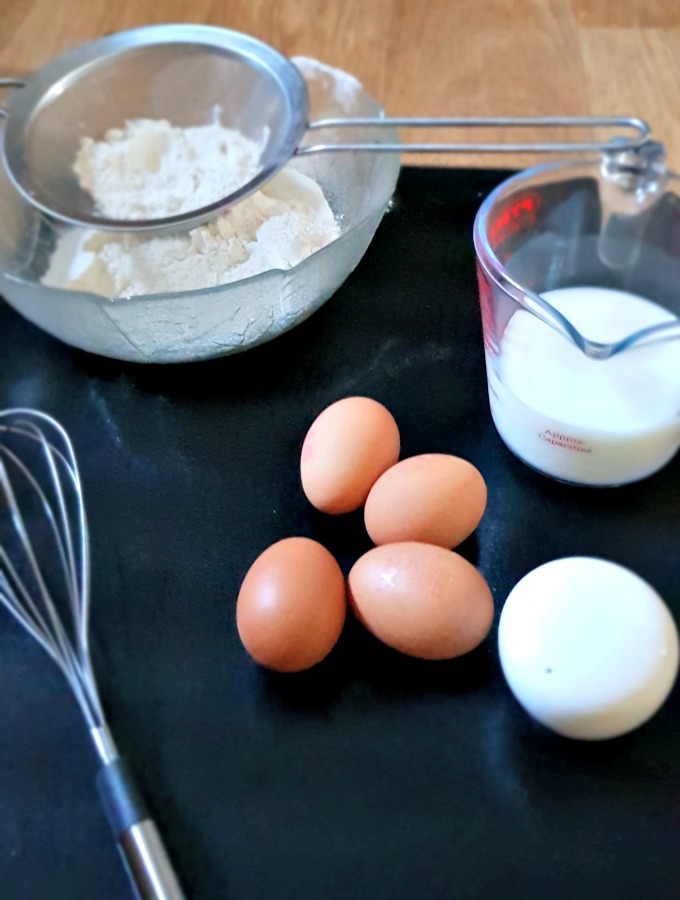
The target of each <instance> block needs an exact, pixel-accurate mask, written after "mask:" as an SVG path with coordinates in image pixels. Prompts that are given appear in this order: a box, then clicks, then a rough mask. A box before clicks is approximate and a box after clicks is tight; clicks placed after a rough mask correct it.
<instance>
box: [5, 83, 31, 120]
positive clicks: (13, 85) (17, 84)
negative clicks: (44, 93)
mask: <svg viewBox="0 0 680 900" xmlns="http://www.w3.org/2000/svg"><path fill="white" fill-rule="evenodd" d="M23 87H26V82H25V81H22V80H21V78H0V91H2V90H6V89H9V88H23ZM7 115H8V113H7V110H6V109H5V108H4V106H0V119H6V118H7Z"/></svg>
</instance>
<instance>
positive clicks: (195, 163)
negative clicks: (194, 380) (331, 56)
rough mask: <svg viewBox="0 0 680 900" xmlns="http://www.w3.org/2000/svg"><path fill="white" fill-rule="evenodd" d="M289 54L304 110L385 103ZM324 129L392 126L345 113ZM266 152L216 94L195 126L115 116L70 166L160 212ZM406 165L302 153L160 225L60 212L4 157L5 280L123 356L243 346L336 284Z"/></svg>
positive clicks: (149, 357)
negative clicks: (47, 206) (343, 122)
mask: <svg viewBox="0 0 680 900" xmlns="http://www.w3.org/2000/svg"><path fill="white" fill-rule="evenodd" d="M293 62H294V63H295V65H296V66H297V67H298V68H299V70H300V71H301V73H302V75H303V77H304V79H305V81H306V83H307V88H308V92H309V110H310V118H312V119H316V118H333V117H336V118H342V117H347V116H359V117H361V116H366V117H368V116H376V115H381V114H382V109H381V107H380V104H379V103H378V102H377V101H376V100H375V99H374V98H372V97H371V96H370V95H369V94H368V93H367V92H366V91H365V90H364V88H363V87H362V86H361V84H360V83H359V82H358V81H356V79H354V78H353V77H352V76H351V75H348V74H346V73H344V72H341V71H339V70H337V69H333V68H331V67H329V66H326V65H324V64H322V63H320V62H318V61H316V60H312V59H308V58H303V57H298V58H295V59H294V60H293ZM324 140H328V142H329V143H330V142H332V141H337V142H340V141H346V142H351V141H356V140H361V141H364V142H365V141H376V142H377V141H385V142H390V143H392V142H395V141H396V140H397V136H396V134H395V133H394V131H392V130H391V129H374V130H373V132H372V133H370V132H367V129H363V130H362V131H361V132H358V131H356V133H352V129H348V128H344V129H342V131H340V130H338V131H337V132H336V133H333V131H332V130H331V129H329V130H328V132H324ZM259 152H260V148H259V146H258V145H257V143H256V141H254V140H252V139H250V138H246V137H245V136H244V135H242V134H240V133H239V132H238V131H235V130H233V129H230V128H228V127H226V126H225V125H224V124H223V123H222V122H221V120H220V114H219V110H218V109H216V110H214V111H213V114H212V116H211V119H210V121H207V122H205V123H204V124H201V125H196V126H192V127H184V128H183V127H178V126H176V125H174V124H173V123H172V122H170V121H168V120H167V119H139V120H134V121H129V122H125V123H121V125H120V127H119V128H116V129H111V130H109V131H108V132H106V134H104V135H103V136H99V137H98V138H97V139H96V140H95V139H90V140H85V141H83V142H82V143H81V146H80V150H79V153H78V156H77V158H76V160H75V161H74V171H75V173H76V175H77V177H78V180H79V181H80V184H81V185H82V186H83V187H84V188H85V189H86V190H88V191H89V192H90V193H91V194H92V196H93V197H94V198H95V200H96V202H97V205H98V207H99V208H100V210H102V212H104V214H106V215H109V216H111V217H113V218H115V217H120V218H158V217H162V216H167V215H172V214H173V213H178V212H182V211H184V210H185V209H190V208H195V207H196V205H197V203H196V200H197V197H198V198H199V199H200V195H201V192H205V193H206V196H215V194H220V192H221V195H222V196H223V195H225V194H227V193H229V192H230V190H232V189H233V186H234V185H236V184H237V183H243V182H244V180H247V178H248V175H249V172H250V171H251V170H252V169H253V167H254V166H256V164H257V159H258V157H259ZM398 173H399V158H398V156H397V155H396V154H377V153H360V152H359V153H338V154H321V155H317V156H314V155H312V156H308V157H302V158H294V159H293V160H291V161H290V162H289V163H288V164H287V165H286V166H285V167H284V168H283V169H282V170H281V171H280V172H279V173H278V174H277V175H276V176H275V177H274V178H273V179H272V180H271V181H269V182H268V183H266V184H265V185H264V186H263V187H262V188H261V189H260V190H258V191H257V192H255V193H254V194H252V195H251V196H249V197H247V198H246V199H245V200H242V201H241V202H240V203H238V204H237V205H236V206H234V207H232V208H231V209H229V210H227V211H226V212H225V213H223V214H222V215H221V216H219V217H218V218H217V219H215V220H213V221H211V222H208V223H206V224H204V225H201V226H200V227H198V228H195V229H192V230H190V231H185V232H181V233H176V234H170V235H163V236H153V235H143V234H140V233H136V234H132V233H131V234H118V233H112V232H101V231H93V230H86V229H82V228H73V227H70V226H63V225H57V224H56V223H54V222H52V221H49V220H48V219H47V218H46V217H45V216H43V215H42V214H40V213H37V212H36V211H35V210H34V209H33V208H32V207H30V206H29V205H28V204H26V203H25V202H24V201H23V200H22V199H21V198H20V197H19V195H18V194H17V192H16V191H15V190H14V189H13V188H12V186H11V185H10V183H9V181H8V179H7V176H6V174H5V173H4V172H0V293H1V294H2V295H3V296H4V297H5V299H6V300H7V302H8V303H9V304H10V305H11V306H13V307H14V308H15V309H16V310H17V311H18V312H19V313H21V314H22V315H24V316H25V317H26V318H27V319H29V320H30V321H32V322H34V323H35V324H36V325H38V326H40V327H41V328H43V329H44V330H45V331H47V332H49V333H50V334H52V335H54V336H55V337H57V338H59V339H61V340H62V341H65V342H66V343H68V344H71V345H72V346H75V347H79V348H80V349H83V350H87V351H90V352H93V353H97V354H100V355H103V356H108V357H112V358H115V359H122V360H131V361H136V362H150V363H151V362H155V363H168V362H187V361H191V360H199V359H210V358H214V357H218V356H225V355H228V354H231V353H236V352H240V351H243V350H246V349H248V348H250V347H253V346H256V345H258V344H261V343H264V342H265V341H268V340H271V339H273V338H275V337H277V336H278V335H280V334H282V333H283V332H285V331H288V330H289V329H290V328H293V327H294V326H295V325H297V324H298V323H300V322H302V321H303V320H304V319H306V318H307V317H308V316H310V315H311V314H312V313H313V312H314V311H315V310H317V309H318V308H319V307H320V306H321V305H322V304H323V303H325V302H326V300H328V299H329V297H331V296H332V294H333V293H335V291H336V290H337V289H338V288H339V287H340V285H341V284H342V283H343V282H344V281H345V279H346V278H347V277H348V275H349V274H350V273H351V272H352V271H353V269H354V268H355V267H356V265H357V264H358V263H359V261H360V259H361V257H362V256H363V254H364V253H365V251H366V249H367V247H368V245H369V243H370V241H371V239H372V237H373V234H374V233H375V230H376V228H377V227H378V225H379V223H380V220H381V218H382V216H383V215H384V213H385V210H386V209H387V206H388V204H389V201H390V199H391V197H392V194H393V192H394V188H395V185H396V180H397V176H398ZM232 181H233V184H232ZM198 205H200V204H198Z"/></svg>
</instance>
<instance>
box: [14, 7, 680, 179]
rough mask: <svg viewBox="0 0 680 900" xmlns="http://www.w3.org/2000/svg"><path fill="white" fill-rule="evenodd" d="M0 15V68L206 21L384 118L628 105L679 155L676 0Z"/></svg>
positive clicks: (595, 110)
mask: <svg viewBox="0 0 680 900" xmlns="http://www.w3.org/2000/svg"><path fill="white" fill-rule="evenodd" d="M0 16H1V21H0V74H8V75H15V74H23V73H27V72H30V71H31V70H32V69H35V68H37V67H39V66H41V65H42V64H44V63H45V62H47V61H48V60H49V59H50V58H51V57H53V56H55V55H56V54H58V53H60V52H61V51H63V50H65V49H67V48H68V47H71V46H73V45H74V44H77V43H80V42H82V41H86V40H89V39H91V38H94V37H98V36H100V35H103V34H107V33H109V32H111V31H118V30H121V29H125V28H132V27H134V26H137V25H144V24H152V23H161V22H182V21H184V22H207V23H210V24H214V25H221V26H225V27H229V28H234V29H237V30H239V31H245V32H248V33H250V34H253V35H255V36H257V37H259V38H261V39H262V40H265V41H267V42H269V43H271V44H273V45H274V46H275V47H277V48H278V49H279V50H281V51H282V52H283V53H285V54H287V55H289V56H293V55H295V54H304V55H308V56H316V57H317V58H319V59H322V60H324V61H325V62H328V63H330V64H332V65H334V66H338V67H340V68H342V69H346V70H347V71H350V72H352V73H353V74H355V75H356V76H357V77H358V78H359V79H360V80H361V81H362V82H363V83H364V84H365V85H366V86H367V88H368V89H369V90H370V91H371V92H372V93H374V94H375V95H376V96H377V97H379V98H380V99H381V100H382V101H383V103H384V104H385V106H386V109H387V110H388V112H389V113H392V114H394V115H546V114H564V115H588V114H600V115H608V114H630V115H639V116H642V117H643V118H646V119H647V120H648V121H649V122H650V123H651V125H652V127H653V130H654V134H655V136H656V137H657V138H659V139H661V140H663V141H664V143H665V144H666V147H667V150H668V155H669V159H670V161H671V164H672V165H673V166H674V167H676V168H677V167H678V166H680V3H677V2H676V0H118V2H115V0H0ZM422 135H423V133H422V132H420V133H415V134H412V133H409V132H408V131H405V132H404V135H403V137H404V139H408V138H415V137H418V138H421V137H422ZM450 136H451V138H452V139H453V138H454V135H453V134H451V135H450ZM486 136H488V137H489V138H490V139H500V135H498V134H493V133H491V132H486ZM554 136H555V137H564V134H562V135H560V134H558V133H556V134H555V135H554ZM437 137H438V138H439V139H443V132H439V133H438V134H437ZM455 137H456V138H457V137H458V135H455ZM521 137H522V138H523V139H524V138H526V139H534V138H535V139H538V138H541V139H545V138H546V134H545V132H541V133H538V134H530V133H529V132H523V133H522V135H521ZM406 159H407V160H409V161H413V162H415V161H418V162H423V161H424V162H433V163H436V164H438V165H445V164H446V165H504V166H508V165H528V164H530V163H531V162H532V161H533V159H532V158H530V157H526V156H524V157H521V158H514V157H508V156H506V155H504V156H500V157H498V156H496V157H490V156H487V155H481V154H477V155H469V154H466V155H464V156H433V155H430V156H426V157H408V158H406ZM534 159H535V158H534Z"/></svg>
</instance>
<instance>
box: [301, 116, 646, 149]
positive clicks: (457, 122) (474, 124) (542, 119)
mask: <svg viewBox="0 0 680 900" xmlns="http://www.w3.org/2000/svg"><path fill="white" fill-rule="evenodd" d="M405 127H408V128H514V127H517V128H584V127H585V128H611V129H616V130H620V129H629V130H632V131H634V132H635V135H633V136H630V137H623V136H622V135H620V134H617V135H615V136H614V137H612V138H611V139H610V140H609V141H586V142H577V141H571V142H568V141H548V142H545V143H539V142H534V143H525V144H517V143H514V144H507V143H503V144H490V143H477V144H475V143H458V144H378V143H370V144H357V143H351V144H313V145H311V146H308V147H301V148H299V149H298V150H297V155H298V156H306V155H309V154H311V153H337V152H338V151H356V150H362V151H370V152H374V153H471V152H472V153H576V152H579V153H581V152H590V151H594V150H598V151H602V150H611V149H612V147H616V149H617V150H634V149H636V148H637V147H640V146H641V145H642V144H644V143H645V141H646V140H647V139H648V138H649V135H650V131H651V129H650V127H649V125H648V124H647V123H646V122H644V121H643V120H642V119H638V118H636V117H635V116H605V117H594V116H535V117H529V118H526V117H508V116H500V117H496V118H466V117H456V118H382V117H379V118H367V119H317V120H316V121H315V122H310V123H309V124H308V126H307V128H308V130H309V131H319V130H321V129H324V128H405Z"/></svg>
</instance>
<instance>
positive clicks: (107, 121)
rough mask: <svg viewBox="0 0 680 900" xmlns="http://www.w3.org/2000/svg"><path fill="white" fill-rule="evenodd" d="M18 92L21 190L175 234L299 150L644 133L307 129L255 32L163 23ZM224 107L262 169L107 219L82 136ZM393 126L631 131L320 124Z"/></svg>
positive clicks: (636, 122)
mask: <svg viewBox="0 0 680 900" xmlns="http://www.w3.org/2000/svg"><path fill="white" fill-rule="evenodd" d="M0 86H4V87H8V88H9V87H13V88H20V89H19V90H17V91H16V93H14V94H13V95H12V96H11V98H10V102H9V103H8V105H7V107H6V109H0V115H2V116H3V117H5V118H6V119H7V121H6V123H5V128H4V142H3V154H4V162H5V166H6V169H7V172H8V175H9V177H10V179H11V180H12V182H13V184H14V186H15V187H16V188H17V189H18V190H19V191H20V192H21V193H22V194H23V195H24V196H25V197H26V199H27V200H28V201H29V202H30V203H31V204H33V206H35V207H37V208H38V209H40V210H42V211H43V212H45V213H48V214H49V215H51V216H54V217H55V218H57V219H60V220H62V221H65V222H69V223H70V224H73V225H80V226H85V227H94V228H98V229H101V230H105V231H106V230H108V231H145V232H153V233H161V232H169V231H174V230H180V229H186V228H192V227H195V226H197V225H200V224H201V223H203V222H206V221H208V220H210V219H212V218H215V217H216V216H217V215H219V214H220V213H221V212H222V211H223V210H225V209H226V208H227V207H229V206H231V205H232V204H234V203H236V202H238V201H239V200H241V199H243V198H244V197H246V196H248V195H249V194H252V193H253V192H254V191H255V190H257V189H258V188H259V187H260V186H261V185H262V184H264V183H265V182H266V181H268V180H269V179H270V178H271V177H272V176H273V175H275V174H276V172H278V171H279V169H281V168H282V166H284V165H285V164H286V163H287V162H288V160H289V159H290V158H291V157H292V156H295V155H307V154H310V153H329V152H340V151H344V152H348V151H349V152H357V151H373V152H375V151H378V152H397V153H403V152H435V153H437V152H439V153H456V152H470V151H479V152H499V151H500V152H558V153H559V152H569V153H572V152H578V151H592V150H596V151H597V150H604V149H607V148H609V149H611V147H612V146H616V147H617V148H618V149H620V150H625V149H633V148H635V147H639V146H640V145H641V144H643V143H644V142H645V141H646V139H647V137H648V135H649V128H648V126H647V125H646V124H645V123H644V122H643V121H642V120H640V119H637V118H632V117H607V118H590V117H577V118H576V117H572V118H569V117H557V116H554V117H540V118H507V117H504V118H399V119H395V118H380V119H325V120H321V121H315V122H309V121H308V118H307V91H306V87H305V82H304V80H303V78H302V76H301V74H300V73H299V71H298V70H297V69H296V67H295V66H294V65H293V63H292V62H290V60H288V59H287V58H286V57H285V56H282V55H281V54H280V53H278V52H277V51H276V50H274V49H273V48H272V47H270V46H268V45H267V44H264V43H262V42H261V41H258V40H256V39H255V38H252V37H249V36H248V35H244V34H240V33H238V32H234V31H228V30H225V29H222V28H214V27H211V26H204V25H159V26H150V27H146V28H137V29H134V30H132V31H126V32H120V33H118V34H113V35H110V36H108V37H104V38H101V39H99V40H95V41H92V42H90V43H87V44H83V45H81V46H79V47H76V48H75V49H73V50H70V51H69V52H67V53H65V54H64V55H63V56H60V57H59V58H57V59H56V60H54V61H53V62H51V63H49V64H48V65H46V66H45V67H43V68H42V69H40V70H38V71H37V72H36V73H35V74H33V75H32V76H31V77H30V78H29V79H28V81H26V82H19V81H16V80H14V79H4V80H0ZM216 109H219V110H220V120H221V122H222V124H224V125H225V126H228V127H230V128H234V129H236V130H238V131H240V132H241V133H242V134H244V135H245V136H246V137H248V138H252V139H253V140H256V141H258V142H260V143H261V154H260V158H259V163H258V166H257V170H256V172H255V174H254V175H253V176H252V177H251V178H250V180H248V181H247V182H246V183H245V184H243V185H241V186H240V187H239V188H238V189H237V190H236V191H234V192H232V193H231V194H229V195H228V196H226V197H216V198H215V200H214V202H212V203H210V204H209V205H207V206H202V207H200V208H197V209H192V210H189V211H187V212H182V213H180V214H176V215H172V216H168V217H165V218H161V219H130V220H128V219H125V220H123V219H111V218H107V217H106V216H104V215H102V214H100V212H99V211H98V210H97V208H96V206H95V204H94V201H93V199H92V197H91V196H90V194H89V193H87V192H86V191H85V190H83V189H82V188H81V187H80V185H79V183H78V180H77V178H76V176H75V174H74V172H73V163H74V160H75V158H76V155H77V152H78V149H79V146H80V142H81V140H82V139H83V138H86V137H90V138H96V139H100V138H101V137H102V136H103V135H104V133H105V132H106V131H107V130H108V129H109V128H114V127H116V128H120V127H122V126H124V125H125V123H126V122H127V121H130V120H134V119H167V120H169V121H170V122H171V123H172V124H173V125H175V126H181V127H186V126H192V125H204V124H207V123H208V122H210V121H211V120H213V118H214V111H215V110H216ZM376 126H385V127H386V128H393V127H395V126H409V127H414V126H415V127H422V128H441V127H463V128H470V127H474V128H476V127H480V128H484V127H489V126H491V127H506V126H534V127H535V126H541V127H542V126H546V127H568V128H571V127H579V128H583V127H604V128H611V129H619V130H620V129H625V130H628V131H632V135H630V136H628V137H623V136H621V135H620V134H619V135H617V136H616V137H615V138H613V139H612V140H611V141H607V142H602V141H591V142H585V143H578V142H573V143H560V142H547V143H526V144H517V143H502V144H492V143H478V144H473V143H459V144H453V143H448V144H442V143H424V144H393V143H356V142H348V143H341V144H328V143H317V144H309V139H308V141H307V145H304V146H301V145H302V142H303V139H304V138H305V135H308V134H310V133H316V132H317V131H320V130H321V129H328V128H344V127H351V128H352V129H360V128H363V127H371V128H375V127H376Z"/></svg>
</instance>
